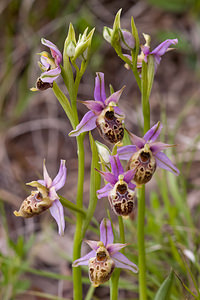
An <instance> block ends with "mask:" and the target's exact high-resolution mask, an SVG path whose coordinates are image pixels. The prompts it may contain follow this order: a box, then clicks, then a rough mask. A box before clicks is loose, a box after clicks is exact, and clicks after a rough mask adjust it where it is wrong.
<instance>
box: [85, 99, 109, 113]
mask: <svg viewBox="0 0 200 300" xmlns="http://www.w3.org/2000/svg"><path fill="white" fill-rule="evenodd" d="M82 103H83V104H84V105H86V106H87V108H89V109H90V110H92V111H93V113H94V114H95V115H99V114H100V113H101V112H102V110H103V109H104V104H103V103H102V102H101V101H93V100H88V101H82Z"/></svg>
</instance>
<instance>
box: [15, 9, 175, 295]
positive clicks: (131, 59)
mask: <svg viewBox="0 0 200 300" xmlns="http://www.w3.org/2000/svg"><path fill="white" fill-rule="evenodd" d="M120 13H121V10H120V11H119V12H118V13H117V15H116V17H115V21H114V25H113V29H111V28H108V27H105V28H104V33H103V35H104V37H105V39H106V40H107V41H108V42H110V43H111V46H112V47H113V48H114V49H115V51H116V53H117V54H118V56H119V57H120V58H121V59H122V60H123V61H124V62H125V63H126V64H128V66H129V67H130V68H131V69H132V71H133V74H134V76H135V79H136V81H137V84H138V87H139V89H140V91H141V100H142V109H143V117H144V136H143V138H140V137H138V136H136V135H135V134H132V133H130V138H131V141H132V143H133V144H132V145H128V144H127V138H126V139H124V135H125V127H124V119H125V114H124V113H123V112H122V110H121V109H120V108H119V107H118V102H119V99H120V97H121V94H122V91H123V89H124V87H122V88H121V89H120V90H118V91H116V92H114V91H113V89H112V88H111V95H110V96H109V97H107V96H106V90H105V83H104V74H103V73H102V72H97V73H96V78H95V87H94V100H86V101H81V103H83V104H84V105H85V106H86V107H87V108H88V109H89V111H88V112H87V113H86V114H85V115H84V116H83V118H82V120H81V121H80V122H79V117H78V110H77V95H78V88H79V84H80V81H81V78H82V76H83V74H84V72H85V70H86V67H87V65H88V61H89V57H90V49H91V41H92V36H93V33H94V29H92V30H91V31H90V32H89V33H87V32H88V29H87V28H86V29H85V31H84V33H83V34H81V35H79V38H78V41H76V36H75V31H74V28H73V26H72V24H70V26H69V31H68V35H67V38H66V40H65V43H64V50H63V54H62V53H61V52H60V51H59V49H58V48H57V46H56V45H54V44H53V43H52V42H50V41H48V40H46V39H42V40H41V42H42V44H43V45H44V46H47V47H49V49H50V51H51V56H50V55H49V53H47V52H45V51H43V52H41V53H40V54H39V55H40V62H39V66H40V68H41V71H42V73H41V75H40V76H39V78H38V80H37V82H36V87H35V88H32V89H31V90H32V91H38V90H40V91H45V90H46V89H48V88H52V90H53V92H54V94H55V96H56V97H57V99H58V100H59V102H60V104H61V106H62V107H63V109H64V111H65V113H66V115H67V117H68V119H69V121H70V123H71V126H72V131H71V132H70V133H69V135H70V136H71V137H76V142H77V154H78V177H77V178H78V179H77V194H76V204H74V203H72V202H70V201H68V200H67V199H65V198H64V197H61V196H59V195H58V194H57V191H58V190H59V189H61V188H62V187H63V186H64V184H65V181H66V167H65V160H61V163H60V169H59V172H58V174H57V176H56V177H55V178H54V179H53V180H52V179H51V177H50V176H49V174H48V172H47V169H46V166H45V162H44V165H43V177H44V178H43V179H42V180H41V179H40V180H37V181H32V182H30V183H28V185H30V186H31V187H35V188H36V189H37V190H35V191H32V192H31V195H30V196H29V197H27V198H26V199H25V200H24V202H23V203H22V205H21V207H20V209H19V211H18V212H17V211H15V212H14V214H15V215H16V216H21V217H24V218H29V217H32V216H35V215H38V214H40V213H41V212H43V211H44V210H47V209H50V213H51V214H52V216H53V218H54V219H55V220H56V222H57V224H58V228H59V234H60V235H63V234H64V228H65V221H64V211H63V206H62V204H63V205H64V206H66V207H69V208H70V209H71V210H72V211H73V212H75V213H76V229H75V234H74V246H73V261H74V262H73V267H74V268H73V288H74V300H81V299H83V294H82V273H81V268H80V266H81V265H88V267H89V278H90V281H91V282H92V284H93V286H94V287H97V286H99V285H100V284H102V283H104V282H106V281H108V280H109V279H110V278H111V281H110V291H111V292H110V299H112V300H117V299H118V282H119V276H120V271H119V270H118V268H125V269H128V270H131V271H132V272H134V273H137V272H138V270H139V299H140V300H146V299H147V286H146V267H145V242H144V220H145V186H144V184H146V183H147V182H148V181H149V180H150V179H151V178H152V176H153V174H154V172H155V170H156V167H161V168H163V169H166V170H168V171H170V172H172V173H173V174H175V175H178V174H179V170H178V169H177V168H176V167H175V166H174V165H173V164H172V162H171V161H170V159H169V158H168V157H167V156H166V155H165V154H164V153H163V152H162V150H164V149H166V148H168V147H171V146H174V145H169V144H164V143H162V142H157V141H156V140H157V138H158V136H159V134H160V132H161V129H162V125H161V123H160V122H158V123H157V124H155V125H154V126H153V127H152V128H150V104H149V97H150V93H151V88H152V84H153V80H154V75H155V72H156V70H157V67H158V65H159V63H160V60H161V57H162V56H163V55H164V54H165V53H166V52H167V51H168V50H169V47H170V46H171V45H172V44H173V45H176V44H177V42H178V40H177V39H168V40H166V41H164V42H163V43H161V44H160V45H159V46H158V47H156V48H155V49H154V50H153V51H151V49H150V36H149V35H146V34H145V35H144V37H145V40H146V44H145V45H143V46H141V52H140V54H139V48H140V43H139V37H138V33H137V29H136V26H135V23H134V20H133V18H132V20H131V27H132V32H130V31H128V30H126V29H121V25H120ZM122 48H123V49H124V50H126V51H129V54H123V52H122ZM124 50H123V51H124ZM62 62H63V65H61V63H62ZM59 76H60V78H61V77H62V79H63V82H64V84H65V85H66V88H67V90H68V96H66V95H65V93H64V92H63V91H62V90H61V89H60V87H59V86H58V84H57V83H56V79H57V78H58V77H59ZM95 128H97V129H98V130H99V132H100V134H101V136H102V137H103V138H104V140H105V141H107V142H109V143H110V144H109V147H110V145H111V144H112V145H113V149H112V151H111V150H110V149H109V147H107V146H105V145H103V144H101V143H99V142H98V141H97V142H96V143H95V142H94V140H93V137H92V135H91V131H92V130H93V129H95ZM127 131H128V130H127ZM86 132H89V138H90V145H91V150H92V159H91V183H90V199H89V204H88V207H87V210H84V207H83V188H84V159H85V152H84V138H85V136H86V135H85V134H84V133H86ZM122 143H123V146H122ZM99 159H100V163H99ZM120 159H122V160H128V164H127V165H126V166H125V168H126V171H125V169H124V168H123V166H122V163H121V162H120ZM101 167H102V170H100V168H101ZM100 175H101V176H102V177H103V178H104V181H105V185H104V186H103V187H102V188H100V180H101V176H100ZM139 185H140V186H139ZM141 185H142V186H141ZM136 194H138V221H137V230H138V234H137V239H138V264H139V268H138V267H137V266H136V265H135V264H134V263H133V262H131V261H130V260H129V259H128V258H126V256H125V255H124V254H123V253H121V252H120V251H123V248H124V247H126V246H127V243H126V242H125V228H124V223H123V218H122V217H126V218H127V217H129V215H130V214H131V213H132V211H133V209H134V207H135V201H136ZM103 197H107V198H108V200H109V202H110V204H111V207H112V209H113V211H114V213H115V214H116V215H117V216H118V222H119V232H120V236H119V238H118V239H117V240H116V241H115V243H114V234H113V230H112V226H111V221H110V220H108V219H106V218H104V219H103V220H102V222H101V224H100V241H98V242H97V241H93V240H89V241H86V243H87V244H88V245H89V246H90V247H91V249H92V251H90V252H89V253H88V254H86V255H85V256H83V257H81V243H82V240H83V239H84V237H85V233H86V231H87V228H88V226H89V224H90V222H91V220H92V218H93V219H94V212H95V208H96V204H97V199H101V198H103ZM60 201H62V204H61V202H60ZM114 227H115V226H114ZM114 227H113V228H114ZM115 239H116V238H115ZM115 268H117V270H118V271H117V270H115V271H114V269H115Z"/></svg>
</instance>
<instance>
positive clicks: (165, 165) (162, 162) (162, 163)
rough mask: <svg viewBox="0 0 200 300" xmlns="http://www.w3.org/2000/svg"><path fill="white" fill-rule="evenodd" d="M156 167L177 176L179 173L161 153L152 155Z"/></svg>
mask: <svg viewBox="0 0 200 300" xmlns="http://www.w3.org/2000/svg"><path fill="white" fill-rule="evenodd" d="M154 157H155V159H156V164H157V166H158V167H160V168H162V169H165V170H167V171H170V172H172V173H173V174H175V175H179V174H180V171H179V170H178V169H177V168H176V167H175V166H174V165H173V164H172V162H171V160H170V159H169V158H168V157H167V155H166V154H165V153H163V152H158V153H156V154H155V155H154Z"/></svg>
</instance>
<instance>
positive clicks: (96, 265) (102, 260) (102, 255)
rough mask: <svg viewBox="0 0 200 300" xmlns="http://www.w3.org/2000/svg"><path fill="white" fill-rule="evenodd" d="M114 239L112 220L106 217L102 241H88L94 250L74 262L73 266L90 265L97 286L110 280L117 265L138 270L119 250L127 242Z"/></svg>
mask: <svg viewBox="0 0 200 300" xmlns="http://www.w3.org/2000/svg"><path fill="white" fill-rule="evenodd" d="M113 240H114V236H113V231H112V226H111V223H110V220H108V219H105V218H104V219H103V220H102V221H101V224H100V241H99V242H97V241H86V243H87V244H88V245H89V246H90V247H91V248H92V251H90V252H89V253H88V254H86V255H85V256H83V257H81V258H79V259H77V260H75V261H74V262H73V265H72V266H73V267H78V266H80V265H88V267H89V278H90V281H91V282H92V284H93V286H95V287H97V286H99V285H100V284H102V283H104V282H106V281H108V280H109V279H110V277H111V275H112V273H113V270H114V268H115V267H116V268H124V269H128V270H131V271H132V272H134V273H137V272H138V267H137V266H136V265H135V264H134V263H132V262H131V261H130V260H129V259H128V258H127V257H126V256H124V255H123V254H122V253H120V252H119V251H120V250H121V249H122V248H124V247H126V246H127V244H120V243H116V244H113Z"/></svg>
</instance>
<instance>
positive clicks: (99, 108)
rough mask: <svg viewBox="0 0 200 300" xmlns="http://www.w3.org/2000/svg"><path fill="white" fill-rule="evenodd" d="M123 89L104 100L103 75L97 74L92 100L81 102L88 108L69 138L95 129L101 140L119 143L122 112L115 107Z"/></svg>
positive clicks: (121, 129)
mask: <svg viewBox="0 0 200 300" xmlns="http://www.w3.org/2000/svg"><path fill="white" fill-rule="evenodd" d="M123 89H124V87H123V88H122V89H121V90H119V91H117V92H115V93H113V94H111V95H110V96H109V97H108V98H106V92H105V84H104V74H103V73H97V76H96V78H95V89H94V100H88V101H81V102H82V103H83V104H84V105H86V106H87V107H88V108H89V111H88V112H87V113H86V114H85V115H84V116H83V118H82V120H81V121H80V123H79V124H78V125H77V127H76V129H75V130H72V131H71V132H70V133H69V135H70V136H78V135H79V134H81V133H82V132H87V131H90V130H93V129H94V128H96V127H97V129H98V130H99V132H100V133H101V134H102V136H103V138H104V139H106V140H108V141H109V142H111V143H116V142H118V141H121V140H122V138H123V135H124V134H123V133H124V128H123V124H122V121H123V119H124V118H125V116H124V114H123V112H122V111H121V110H120V108H119V107H118V106H117V103H118V101H119V98H120V96H121V93H122V91H123Z"/></svg>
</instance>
